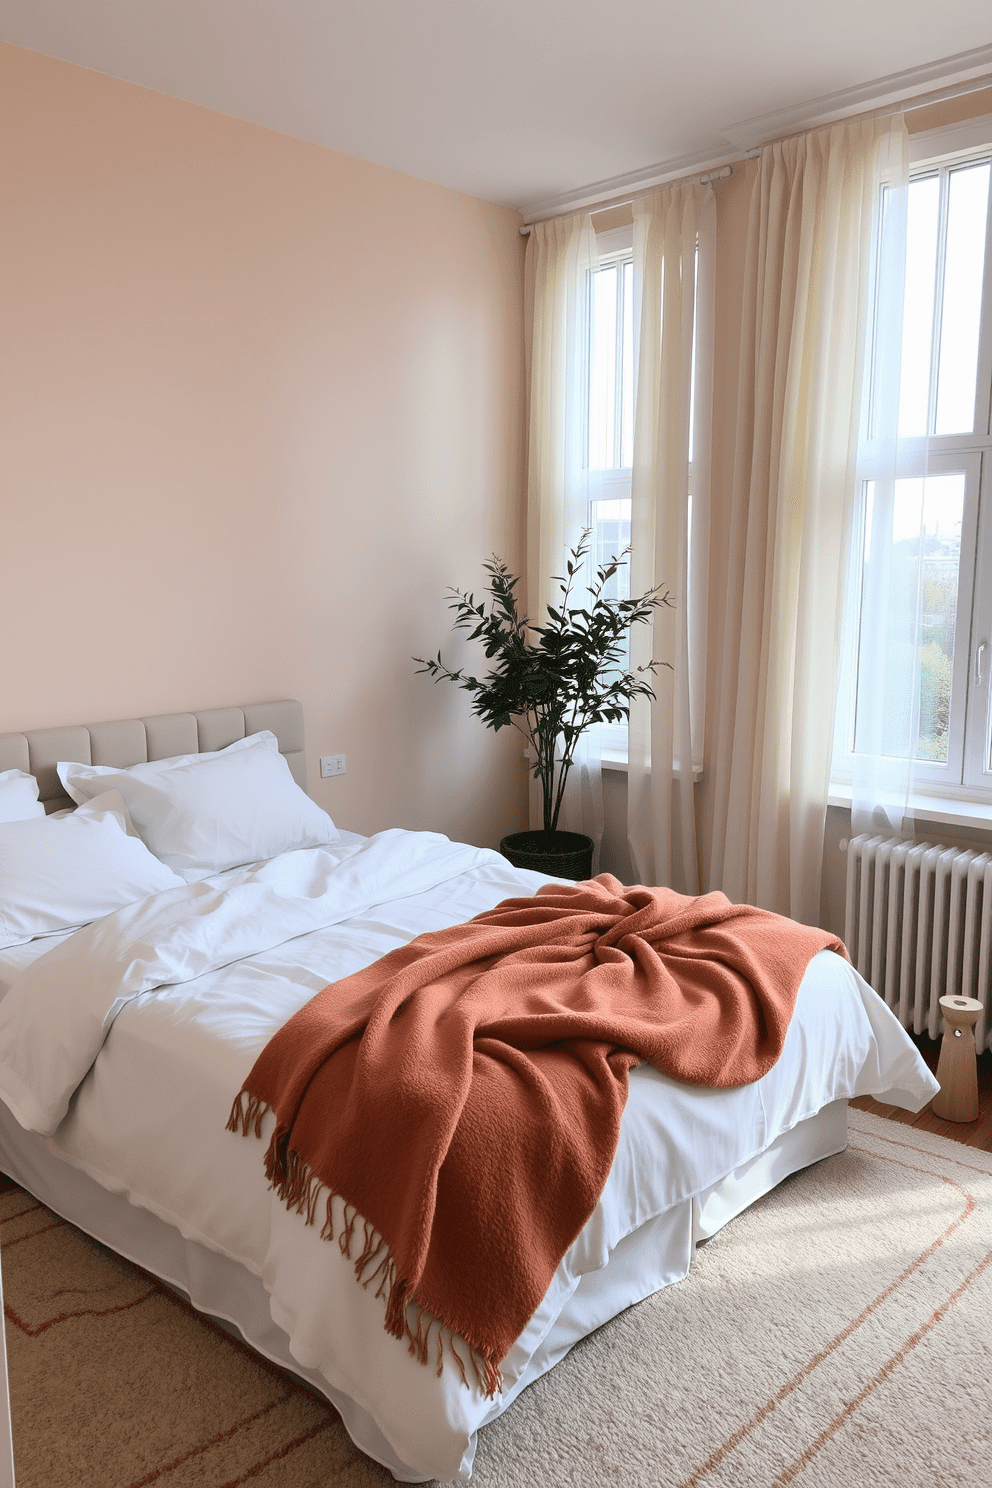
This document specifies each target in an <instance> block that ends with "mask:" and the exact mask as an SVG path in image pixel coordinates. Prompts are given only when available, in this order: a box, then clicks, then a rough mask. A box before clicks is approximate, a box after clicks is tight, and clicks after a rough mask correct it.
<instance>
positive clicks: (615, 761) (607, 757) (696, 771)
mask: <svg viewBox="0 0 992 1488" xmlns="http://www.w3.org/2000/svg"><path fill="white" fill-rule="evenodd" d="M600 759H601V760H602V762H603V769H604V770H612V771H613V772H614V774H616V775H626V774H627V769H628V762H627V756H626V755H625V754H621V753H620V752H619V751H618V750H615V749H604V750H603V752H602V754H601V755H600ZM703 773H704V771H703V766H702V765H695V766H694V767H693V771H692V783H693V785H696V784H697V783H698V782H699V781H700V780H702V778H703Z"/></svg>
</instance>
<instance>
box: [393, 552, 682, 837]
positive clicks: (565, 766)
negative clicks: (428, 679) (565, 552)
mask: <svg viewBox="0 0 992 1488" xmlns="http://www.w3.org/2000/svg"><path fill="white" fill-rule="evenodd" d="M588 551H589V532H588V531H586V532H584V533H583V534H582V537H581V539H580V541H579V542H578V543H577V544H576V546H575V547H574V548H573V549H572V550H571V552H570V554H569V557H568V562H567V563H566V572H565V575H564V576H560V577H559V576H556V578H555V582H556V583H557V584H558V586H559V591H560V594H561V598H560V600H559V602H558V604H557V606H555V605H550V604H549V605H548V607H547V620H546V622H545V624H544V625H535V624H533V623H532V622H531V621H530V620H529V619H528V618H527V617H526V616H522V615H520V613H519V612H518V610H517V598H516V595H515V593H514V590H515V589H516V586H517V583H518V580H517V579H516V578H514V577H513V575H512V574H511V573H510V571H509V569H508V568H507V566H506V564H505V563H504V562H503V560H502V559H501V558H497V557H495V556H494V557H493V558H492V560H491V561H490V562H489V563H486V564H484V565H483V567H484V569H485V571H486V573H487V574H488V575H489V582H488V584H487V586H486V593H487V596H488V597H485V596H484V597H483V598H482V599H481V600H479V601H476V598H475V595H474V594H469V593H466V592H464V591H463V590H461V589H455V588H452V589H451V590H450V591H449V595H450V597H449V601H448V604H449V608H450V609H452V610H454V612H455V616H456V618H455V621H454V625H453V628H454V629H455V630H467V631H468V632H469V640H472V641H481V642H482V645H483V648H484V650H485V654H486V659H487V660H488V661H493V662H494V665H493V667H492V668H491V670H490V671H489V672H488V673H487V674H486V676H484V677H473V676H470V675H469V674H468V673H467V672H463V671H452V670H451V668H450V667H448V666H446V665H445V664H444V662H443V661H442V660H441V653H440V651H438V653H437V656H436V658H434V659H433V660H425V659H424V658H423V657H421V656H415V657H414V658H413V659H414V661H416V662H417V663H418V664H419V667H418V669H419V671H421V672H427V673H429V675H430V676H432V677H433V678H434V680H435V681H436V682H439V681H441V680H442V678H443V679H445V680H447V681H448V682H454V683H455V684H456V685H457V686H459V687H461V688H464V690H465V691H466V692H470V693H471V694H472V697H473V703H472V712H473V713H474V714H475V715H476V716H477V717H479V718H481V719H482V721H483V722H484V723H485V724H486V726H487V728H491V729H495V730H497V731H498V730H499V729H501V728H506V727H509V726H511V725H512V726H513V727H514V728H517V729H519V730H520V732H521V733H522V734H523V735H524V737H525V738H526V739H527V742H528V743H529V745H530V748H531V757H532V759H533V760H534V761H535V763H534V777H535V779H537V780H539V781H540V783H541V793H542V798H543V805H544V830H545V832H554V831H556V830H557V826H558V813H559V812H560V810H561V803H562V801H563V799H564V795H565V782H566V780H567V779H568V772H569V770H570V769H571V766H572V761H573V759H574V757H575V747H576V745H577V744H578V741H579V739H580V737H581V735H582V734H583V732H584V731H585V730H586V729H587V728H589V727H590V726H591V725H592V724H594V723H620V722H622V721H623V720H624V719H626V718H627V717H629V714H630V705H631V702H632V701H633V699H634V698H636V697H648V698H653V697H654V690H653V689H652V687H651V685H650V683H649V682H648V681H647V679H646V677H645V676H644V675H642V674H643V673H645V672H648V673H653V672H655V671H657V668H658V663H657V662H655V661H650V662H648V663H646V665H645V666H643V667H639V668H638V669H637V671H636V672H632V671H629V670H627V669H626V667H625V665H624V663H625V662H626V659H627V658H626V652H625V644H624V643H625V640H626V636H627V632H628V631H629V629H630V627H631V626H632V625H642V624H645V623H646V622H647V621H648V620H650V619H651V616H652V614H653V612H654V610H655V609H657V608H658V607H659V606H660V605H669V606H670V605H672V604H673V603H674V601H673V600H672V599H671V597H670V595H669V594H668V592H667V591H666V592H665V593H662V592H661V589H662V586H661V585H657V586H656V587H655V588H653V589H649V590H648V591H647V593H646V594H642V595H640V596H639V597H638V598H636V599H616V598H613V597H610V596H608V595H607V593H606V590H607V586H608V585H609V584H610V582H611V580H612V579H614V578H615V576H616V574H617V573H618V572H619V570H620V569H621V568H623V567H624V566H625V564H626V559H627V554H628V553H629V551H630V550H629V548H625V549H624V551H623V553H622V554H621V555H620V556H619V557H616V556H614V557H613V558H611V559H610V560H609V562H608V563H604V564H601V565H600V566H599V567H598V568H597V569H596V578H595V581H594V582H593V583H591V584H589V585H588V586H587V587H586V589H585V595H586V596H587V597H586V600H585V603H584V604H578V603H577V602H576V601H575V593H574V591H575V589H576V587H577V585H578V583H580V582H581V575H582V570H583V567H584V561H585V558H586V555H587V554H588ZM665 665H666V666H667V665H668V663H667V662H666V663H665Z"/></svg>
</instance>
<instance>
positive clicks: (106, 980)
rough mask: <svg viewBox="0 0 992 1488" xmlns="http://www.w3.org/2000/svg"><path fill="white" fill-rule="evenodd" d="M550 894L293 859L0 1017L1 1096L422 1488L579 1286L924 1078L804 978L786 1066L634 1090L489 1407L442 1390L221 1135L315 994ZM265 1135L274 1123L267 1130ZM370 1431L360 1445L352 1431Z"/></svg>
mask: <svg viewBox="0 0 992 1488" xmlns="http://www.w3.org/2000/svg"><path fill="white" fill-rule="evenodd" d="M544 881H545V880H544V879H542V878H541V877H540V876H539V875H537V874H532V873H526V872H522V871H519V870H516V869H513V868H511V867H510V866H509V864H508V863H507V862H506V861H505V860H504V859H503V858H501V857H500V856H499V855H498V854H496V853H494V852H490V851H488V850H484V849H478V848H472V847H467V846H464V845H460V844H456V843H451V842H449V841H448V840H447V839H446V838H443V837H438V836H436V835H434V834H432V833H410V832H402V831H390V832H383V833H380V834H378V835H377V836H375V837H372V838H369V839H368V840H367V841H366V842H363V843H361V844H359V845H347V846H337V845H336V846H334V847H331V848H327V849H318V848H315V849H308V850H303V851H298V852H293V853H287V854H285V855H283V856H282V857H280V858H276V859H273V860H272V861H270V862H268V863H264V864H259V865H255V866H254V867H251V868H248V869H241V870H236V871H235V872H233V873H228V874H225V875H223V876H220V877H218V878H216V879H208V880H206V881H204V882H202V883H198V884H193V885H189V886H186V887H183V888H179V889H173V890H170V891H168V892H167V893H164V894H159V895H157V896H155V897H154V898H152V899H148V900H145V901H143V902H141V903H139V904H135V905H132V906H130V907H129V908H127V909H125V910H120V911H118V912H117V913H116V914H114V915H110V916H108V917H107V918H106V919H104V920H101V921H98V922H96V923H95V924H93V925H91V926H88V927H87V928H86V929H84V930H80V931H77V932H76V933H75V934H73V935H70V936H69V937H67V938H66V939H64V940H62V941H60V942H59V943H58V944H56V945H54V946H53V947H52V948H51V949H50V950H48V951H47V952H46V953H44V954H41V955H39V956H38V957H37V959H35V960H33V961H32V962H31V964H30V965H28V966H27V967H26V968H25V969H24V970H22V971H20V972H19V974H16V975H15V976H14V977H13V979H12V980H11V983H10V987H9V990H8V991H7V993H6V995H5V996H4V998H3V1001H2V1002H0V1098H2V1099H3V1101H4V1102H5V1103H6V1104H7V1105H8V1106H9V1108H10V1110H11V1111H12V1112H13V1114H14V1115H15V1116H16V1118H17V1120H18V1121H19V1122H20V1124H21V1125H22V1126H24V1127H26V1128H27V1129H29V1130H32V1131H36V1132H41V1133H44V1134H46V1135H47V1139H48V1142H49V1145H50V1146H51V1149H52V1150H53V1152H55V1153H56V1154H57V1155H58V1156H59V1157H60V1158H61V1159H62V1160H64V1161H66V1162H68V1163H70V1164H72V1165H73V1166H75V1167H77V1168H79V1169H81V1170H82V1171H84V1172H85V1173H87V1174H88V1175H89V1176H90V1177H91V1178H94V1179H95V1180H96V1181H97V1182H99V1183H100V1184H102V1185H103V1186H104V1187H105V1188H107V1189H110V1190H111V1191H113V1192H117V1193H122V1194H125V1195H126V1196H127V1197H128V1199H129V1200H130V1201H131V1203H133V1204H135V1205H138V1206H140V1207H143V1208H145V1209H148V1210H150V1211H151V1212H152V1213H153V1214H155V1215H157V1216H158V1217H159V1218H160V1219H163V1220H165V1221H166V1222H168V1223H170V1224H172V1225H174V1226H176V1228H178V1229H179V1230H180V1232H181V1233H182V1234H183V1235H184V1236H186V1237H187V1238H190V1239H194V1240H197V1241H199V1242H200V1243H202V1244H203V1245H205V1246H207V1247H208V1248H209V1249H211V1250H215V1251H218V1252H220V1253H221V1254H223V1255H226V1256H228V1257H230V1258H231V1259H233V1260H236V1261H238V1262H240V1264H242V1265H243V1266H245V1267H246V1268H247V1269H248V1270H249V1271H250V1272H252V1273H253V1274H254V1275H256V1276H259V1277H260V1278H261V1279H262V1281H263V1282H264V1285H265V1288H266V1290H267V1292H268V1293H269V1297H270V1303H271V1310H272V1316H273V1319H274V1321H275V1322H276V1323H277V1324H278V1326H279V1327H280V1328H282V1329H283V1330H284V1332H285V1333H286V1334H287V1335H288V1337H289V1339H290V1343H291V1348H292V1352H293V1356H294V1358H296V1359H297V1360H298V1362H299V1363H300V1364H301V1365H303V1366H304V1367H306V1368H308V1369H316V1370H318V1371H319V1372H320V1373H321V1374H322V1376H323V1377H324V1378H325V1379H326V1380H327V1382H328V1386H329V1393H330V1394H331V1396H332V1398H334V1399H336V1400H338V1401H340V1400H342V1399H344V1400H346V1401H351V1402H354V1403H355V1405H356V1406H357V1407H358V1411H357V1413H354V1415H353V1417H352V1419H349V1416H348V1413H347V1411H345V1412H343V1414H344V1415H345V1420H346V1424H348V1426H349V1429H350V1430H351V1431H352V1434H353V1435H354V1436H355V1438H356V1440H357V1441H358V1443H359V1445H360V1446H363V1447H364V1448H365V1450H367V1451H370V1452H371V1454H372V1455H374V1456H377V1457H379V1459H380V1460H382V1461H384V1462H386V1464H387V1465H388V1466H389V1467H390V1468H392V1470H393V1471H394V1472H395V1473H396V1474H397V1475H398V1476H402V1477H404V1478H407V1479H410V1480H416V1479H423V1478H430V1477H437V1478H441V1479H448V1478H453V1477H455V1476H461V1477H462V1478H465V1477H466V1476H467V1475H468V1473H469V1472H470V1470H471V1464H472V1458H473V1455H474V1449H475V1433H476V1432H477V1430H478V1428H479V1426H480V1425H482V1424H484V1422H485V1421H487V1420H489V1419H491V1418H492V1417H493V1416H494V1415H496V1414H498V1413H499V1411H500V1410H502V1409H503V1408H505V1406H506V1404H507V1403H508V1402H509V1401H510V1400H512V1398H513V1397H514V1395H515V1394H516V1393H517V1390H518V1389H519V1388H520V1387H521V1386H522V1384H523V1383H525V1382H526V1377H527V1366H528V1362H529V1361H530V1359H531V1358H532V1356H533V1355H534V1353H535V1350H536V1349H537V1348H538V1347H539V1345H540V1344H541V1342H542V1340H543V1339H544V1338H545V1336H546V1335H547V1333H548V1331H549V1329H550V1328H551V1327H552V1325H553V1323H554V1321H555V1319H556V1317H557V1316H558V1314H559V1313H560V1311H561V1308H562V1307H563V1306H564V1305H565V1303H566V1302H567V1301H568V1299H569V1297H570V1295H571V1294H572V1292H573V1291H574V1290H575V1287H576V1286H577V1285H578V1283H579V1281H580V1279H581V1277H582V1276H583V1275H584V1274H586V1273H589V1272H593V1271H596V1270H598V1269H599V1268H601V1267H603V1266H604V1265H606V1263H607V1261H608V1260H609V1257H610V1253H611V1251H612V1250H613V1249H614V1248H615V1247H616V1246H617V1244H618V1243H619V1242H620V1241H621V1240H622V1239H623V1238H624V1237H625V1236H627V1235H629V1234H631V1232H632V1231H634V1230H636V1229H637V1228H638V1227H639V1226H641V1225H643V1224H645V1223H646V1222H647V1221H649V1220H651V1219H652V1218H653V1217H654V1216H657V1215H661V1214H663V1213H665V1211H666V1210H669V1209H670V1208H671V1207H672V1206H673V1205H676V1204H678V1203H680V1202H681V1201H682V1200H684V1199H686V1198H689V1197H690V1196H692V1195H694V1194H698V1193H700V1192H702V1191H703V1190H705V1189H707V1188H709V1187H710V1186H712V1185H713V1184H714V1183H716V1182H718V1181H719V1180H720V1179H721V1178H723V1177H724V1176H725V1175H727V1174H728V1173H730V1172H732V1171H734V1170H735V1169H737V1168H739V1167H740V1166H741V1165H742V1164H743V1163H745V1162H747V1161H748V1160H749V1159H750V1158H751V1157H753V1156H754V1155H755V1154H756V1153H758V1152H760V1151H762V1150H763V1149H764V1148H765V1147H766V1146H767V1145H768V1144H769V1143H770V1142H771V1141H773V1140H774V1139H775V1138H776V1137H778V1136H779V1135H780V1134H781V1133H783V1132H786V1131H788V1130H790V1129H791V1128H792V1127H793V1126H795V1125H796V1123H797V1122H799V1121H802V1120H804V1119H805V1118H807V1117H808V1116H810V1115H812V1114H814V1113H815V1112H817V1111H819V1110H820V1109H821V1108H822V1107H823V1106H824V1105H826V1104H828V1103H829V1102H831V1101H834V1100H836V1099H840V1098H845V1097H849V1096H852V1095H858V1094H885V1095H886V1097H887V1099H888V1100H890V1101H893V1102H895V1103H898V1104H901V1105H905V1106H907V1107H908V1108H909V1109H912V1110H915V1109H918V1108H919V1107H921V1106H922V1105H923V1104H924V1103H925V1102H926V1101H927V1100H929V1099H930V1098H931V1097H932V1095H933V1094H934V1092H935V1089H936V1086H935V1083H934V1081H933V1077H932V1076H931V1075H930V1074H929V1071H927V1069H926V1067H925V1065H924V1064H923V1061H922V1060H921V1059H920V1057H919V1055H918V1053H917V1051H916V1049H915V1047H914V1046H913V1044H912V1043H911V1041H910V1040H909V1039H908V1038H907V1037H906V1035H905V1033H904V1032H903V1030H902V1029H901V1028H900V1026H899V1024H898V1023H897V1021H896V1019H895V1018H894V1017H893V1016H892V1014H891V1013H890V1012H889V1010H888V1009H887V1008H886V1007H885V1005H884V1004H883V1002H882V1001H881V999H880V998H878V997H877V996H876V995H875V993H874V992H873V991H872V990H871V989H870V988H869V987H868V986H867V984H866V983H865V982H863V981H862V979H861V978H860V977H859V976H858V975H857V973H856V972H855V971H854V970H853V969H852V968H851V967H850V966H849V965H848V964H847V963H846V962H844V961H843V960H842V959H841V958H840V957H838V956H836V955H834V954H833V953H831V952H821V953H820V955H818V956H816V957H815V958H814V959H813V961H812V962H811V963H810V967H809V970H808V972H807V974H806V977H805V979H804V981H803V984H802V987H801V989H800V994H799V998H798V1002H797V1007H796V1013H795V1017H794V1019H793V1022H792V1025H791V1027H790V1030H789V1034H788V1037H787V1039H786V1044H785V1049H784V1051H783V1054H782V1057H781V1058H780V1060H779V1061H778V1063H777V1064H776V1065H775V1067H774V1068H773V1069H772V1070H771V1071H770V1072H769V1073H768V1074H767V1075H766V1076H765V1077H764V1078H763V1079H762V1080H760V1081H758V1082H757V1083H755V1084H754V1085H749V1086H744V1087H743V1088H741V1089H739V1090H721V1091H717V1090H707V1089H699V1088H696V1087H690V1086H684V1085H680V1084H678V1083H677V1082H675V1081H673V1080H669V1079H667V1078H666V1077H665V1076H663V1075H660V1074H658V1073H657V1072H656V1071H654V1070H652V1069H651V1068H650V1067H648V1066H642V1067H640V1068H639V1069H637V1070H635V1071H634V1072H633V1074H632V1076H631V1081H630V1096H629V1100H628V1103H627V1108H626V1111H625V1113H624V1118H623V1123H622V1127H621V1137H620V1145H619V1148H618V1152H617V1156H616V1160H615V1162H614V1164H613V1168H612V1171H611V1173H610V1177H609V1179H608V1181H607V1184H606V1188H605V1190H604V1192H603V1195H602V1197H601V1199H600V1202H599V1205H598V1206H597V1208H596V1210H595V1212H594V1213H593V1216H592V1218H591V1219H590V1221H589V1224H588V1225H587V1226H586V1228H585V1230H584V1231H583V1232H582V1234H581V1235H580V1236H579V1238H578V1239H577V1240H576V1242H575V1244H574V1245H573V1247H572V1249H571V1250H570V1251H569V1253H568V1254H567V1255H566V1257H565V1258H564V1260H563V1262H562V1265H561V1267H560V1268H559V1271H558V1273H557V1274H556V1277H555V1279H554V1281H553V1283H552V1286H551V1288H550V1290H549V1293H548V1295H547V1297H546V1298H545V1299H544V1302H543V1303H542V1304H541V1306H540V1307H539V1308H538V1310H537V1312H536V1313H535V1315H534V1317H533V1318H532V1319H531V1320H530V1322H529V1323H528V1326H527V1328H526V1329H525V1330H524V1333H523V1334H522V1335H521V1337H520V1338H519V1339H518V1340H517V1343H516V1344H515V1345H514V1348H513V1349H512V1350H511V1353H510V1355H509V1356H508V1358H507V1360H506V1361H505V1362H504V1365H503V1376H504V1391H503V1395H502V1397H501V1398H500V1399H499V1400H497V1401H490V1400H487V1399H486V1398H485V1397H484V1396H483V1395H482V1393H481V1391H480V1390H479V1389H478V1387H475V1388H473V1387H470V1386H466V1385H464V1384H463V1383H462V1381H461V1378H460V1376H458V1374H457V1372H456V1371H453V1370H450V1369H446V1370H445V1371H444V1372H443V1374H442V1376H441V1377H440V1379H438V1378H437V1377H436V1376H435V1373H434V1370H433V1369H427V1368H424V1367H422V1366H421V1365H419V1364H417V1363H416V1362H415V1361H414V1360H413V1359H412V1358H411V1357H410V1356H409V1355H408V1354H407V1352H406V1349H405V1346H404V1345H403V1344H402V1343H400V1342H398V1341H397V1340H395V1339H393V1338H392V1337H390V1336H389V1335H388V1334H387V1333H386V1332H385V1330H384V1328H383V1304H382V1302H381V1301H379V1300H377V1299H376V1298H375V1297H374V1295H372V1294H371V1293H370V1292H366V1291H365V1290H363V1289H362V1288H361V1287H359V1286H357V1285H356V1284H355V1281H354V1277H353V1272H352V1269H351V1264H350V1262H348V1261H347V1260H345V1259H344V1258H343V1257H342V1256H341V1255H340V1253H339V1251H338V1248H337V1246H335V1245H329V1244H327V1243H326V1242H324V1241H321V1240H320V1238H319V1233H318V1230H317V1229H316V1228H309V1227H307V1226H306V1225H305V1224H304V1222H303V1220H302V1219H301V1218H300V1216H298V1215H296V1214H291V1213H288V1212H287V1211H286V1210H285V1209H284V1207H283V1206H282V1204H281V1203H280V1202H279V1201H278V1199H276V1198H275V1196H274V1195H273V1194H272V1193H271V1191H270V1190H269V1188H268V1186H267V1184H266V1181H265V1177H264V1172H263V1167H262V1155H263V1153H264V1150H265V1145H266V1142H267V1138H268V1131H267V1130H266V1131H264V1132H263V1140H262V1141H261V1142H256V1141H254V1140H245V1139H243V1138H242V1137H240V1136H236V1135H234V1134H232V1133H230V1132H228V1131H227V1130H226V1129H225V1124H226V1121H227V1117H228V1114H229V1111H230V1108H231V1103H232V1101H233V1099H234V1096H235V1095H236V1093H237V1092H238V1090H239V1089H240V1088H241V1085H242V1083H243V1080H244V1077H245V1075H246V1074H247V1072H248V1070H249V1069H250V1068H251V1066H252V1064H253V1063H254V1061H255V1059H256V1057H257V1055H258V1054H259V1052H260V1051H261V1049H262V1048H263V1047H264V1045H265V1043H266V1041H267V1040H268V1039H269V1037H270V1036H271V1035H272V1034H273V1033H274V1032H275V1030H276V1029H277V1028H279V1027H281V1025H282V1024H283V1023H284V1022H285V1021H286V1020H287V1019H288V1018H289V1017H290V1016H291V1015H292V1014H293V1013H294V1012H295V1011H296V1010H297V1009H298V1008H299V1007H301V1006H302V1005H303V1003H304V1002H306V1001H307V1000H308V999H309V998H310V997H311V996H312V995H313V994H314V993H315V992H317V991H319V990H320V988H322V987H323V986H325V985H327V984H328V983H330V982H333V981H336V980H338V979H340V978H342V977H344V976H347V975H349V974H350V973H351V972H354V971H357V970H359V969H360V968H361V967H363V966H365V965H368V964H369V963H370V962H372V961H373V960H375V959H377V958H378V957H380V956H382V955H384V954H386V952H388V951H389V950H392V949H393V948H394V947H396V946H397V945H401V944H404V943H405V942H406V941H408V940H409V939H411V938H412V937H413V936H414V935H417V934H420V933H422V932H423V931H425V930H433V929H440V928H442V927H444V926H447V925H451V924H457V923H459V922H460V921H463V920H466V919H469V918H471V917H472V916H473V915H475V914H478V913H480V912H481V911H482V910H484V909H488V908H491V907H492V906H493V905H494V904H496V903H498V902H499V901H500V900H501V899H504V898H507V897H509V896H511V895H519V894H529V893H533V892H535V890H536V889H537V887H538V886H539V885H540V884H541V883H542V882H544ZM268 1119H269V1120H270V1121H271V1117H270V1118H268ZM365 1420H368V1421H370V1422H372V1423H374V1428H370V1429H369V1430H368V1431H366V1432H365V1433H364V1435H363V1427H362V1422H363V1421H365Z"/></svg>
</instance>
